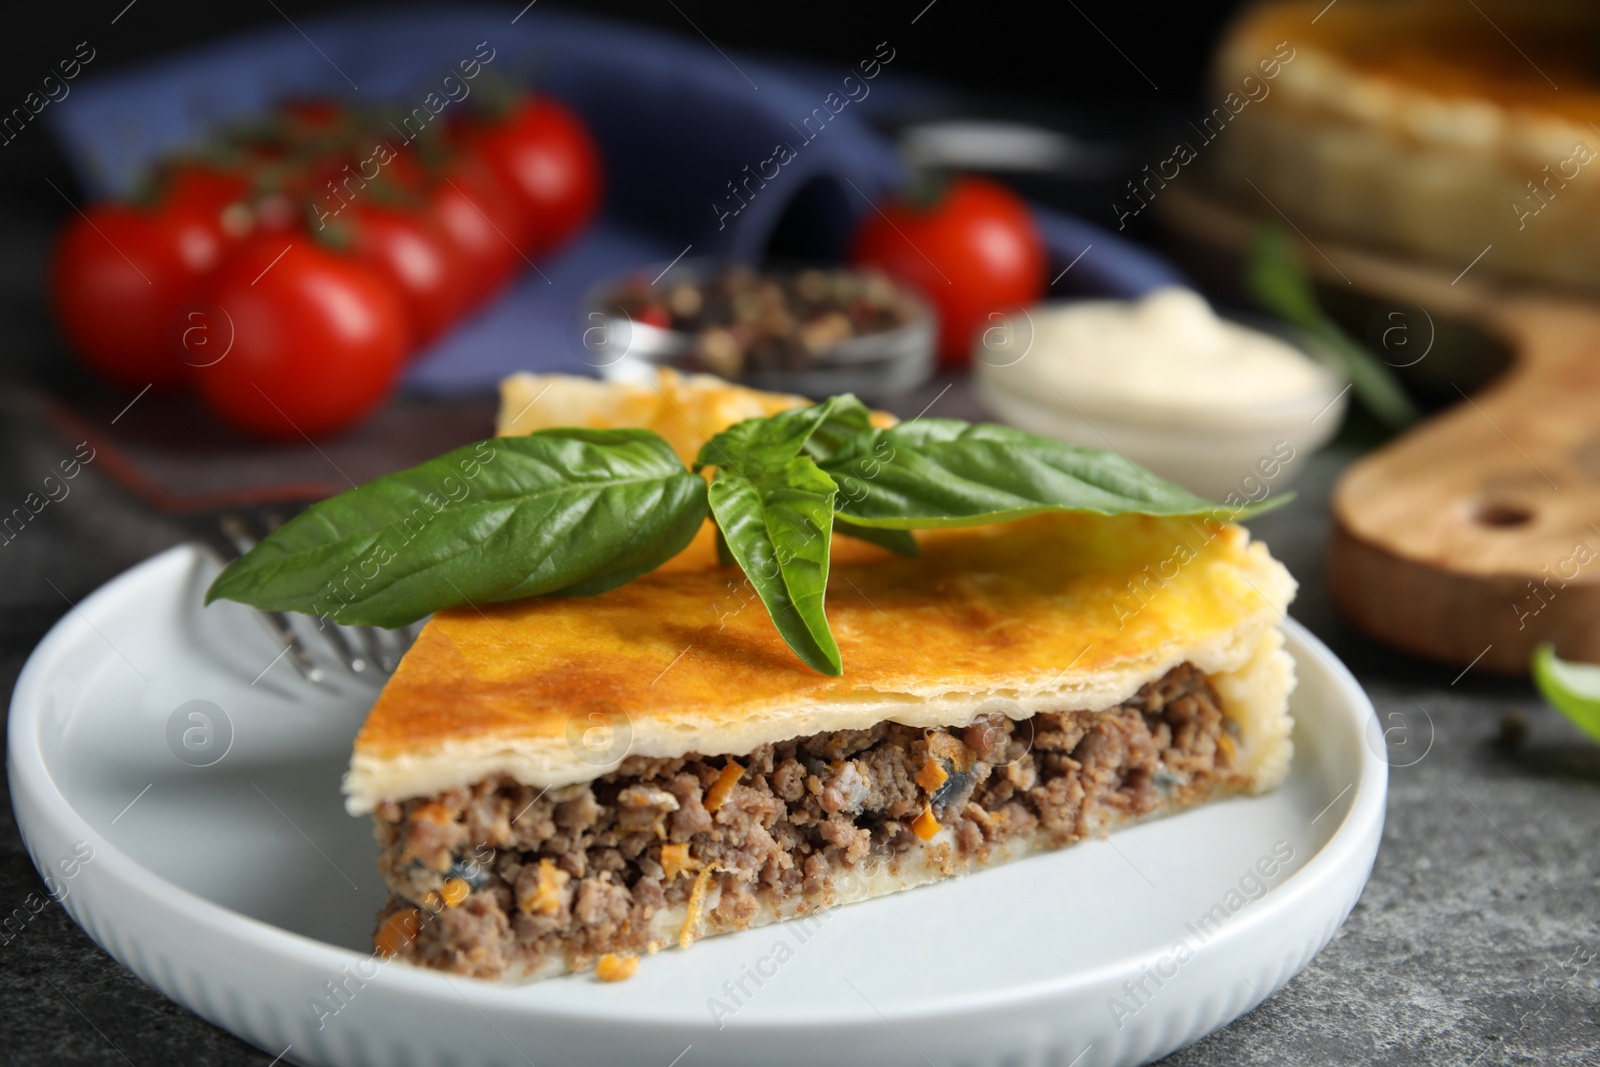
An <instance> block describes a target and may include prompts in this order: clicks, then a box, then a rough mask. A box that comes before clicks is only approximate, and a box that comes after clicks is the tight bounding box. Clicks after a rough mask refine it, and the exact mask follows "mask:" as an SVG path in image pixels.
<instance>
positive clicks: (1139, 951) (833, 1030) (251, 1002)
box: [10, 548, 1387, 1067]
mask: <svg viewBox="0 0 1600 1067" xmlns="http://www.w3.org/2000/svg"><path fill="white" fill-rule="evenodd" d="M211 573H212V572H211V564H209V563H208V562H207V561H206V560H205V559H204V558H203V557H201V556H200V555H199V554H198V553H197V552H195V551H194V550H192V549H188V548H176V549H172V550H171V551H169V552H166V553H165V554H163V555H161V556H158V557H156V558H155V559H152V560H150V561H148V562H146V563H144V564H142V565H140V566H139V567H136V568H134V569H133V570H132V571H130V572H128V573H127V574H125V575H123V576H122V577H121V578H118V579H117V580H116V581H114V582H112V583H111V584H110V585H108V586H106V587H105V588H104V589H102V590H100V591H99V592H98V593H96V594H95V595H94V596H92V597H90V598H88V599H87V600H85V601H84V602H83V603H82V604H80V605H79V606H78V608H77V609H76V610H74V611H73V612H72V613H71V614H69V615H68V616H67V617H66V618H65V619H63V620H62V622H61V623H60V624H59V625H57V626H56V628H55V629H54V630H52V631H51V633H50V635H49V636H48V637H46V638H45V640H44V642H43V643H42V644H41V645H40V646H39V648H38V649H37V651H35V652H34V654H33V657H32V658H31V659H30V660H29V662H28V665H27V667H26V669H25V670H24V671H23V673H22V678H21V680H20V681H19V682H18V684H17V690H16V694H15V696H14V698H13V701H12V706H11V722H10V773H11V794H12V802H13V804H14V806H15V808H16V813H17V822H18V824H19V825H20V826H21V828H22V832H23V836H24V837H25V838H26V840H27V844H28V849H29V852H30V853H31V854H32V856H33V859H34V863H35V864H36V865H37V866H38V867H39V869H40V871H41V872H44V873H45V874H46V875H47V876H48V877H49V879H50V885H51V887H52V890H53V892H54V893H55V894H56V895H57V896H58V897H60V898H61V899H62V902H63V903H64V905H65V907H66V909H67V910H68V911H69V912H70V913H71V914H72V916H73V918H74V919H76V920H77V921H78V923H80V924H81V925H82V926H83V928H84V929H85V930H87V931H88V932H89V935H90V936H91V937H93V938H94V939H95V940H96V941H98V942H99V943H100V944H101V945H103V946H104V947H105V949H106V950H107V951H108V952H110V953H111V954H112V955H113V956H115V957H116V958H117V959H118V960H121V961H122V962H123V963H125V964H126V965H127V966H128V967H130V968H131V969H132V970H133V971H134V972H135V973H136V974H138V975H139V976H140V977H141V978H143V979H144V980H145V981H147V982H149V983H150V984H151V985H153V986H155V987H156V988H158V989H160V990H161V991H162V992H164V993H166V994H167V995H168V996H170V997H172V998H173V999H174V1000H176V1001H178V1002H179V1003H181V1004H184V1005H186V1006H187V1007H189V1008H191V1009H192V1010H194V1011H195V1012H197V1013H199V1014H200V1015H201V1016H203V1017H205V1018H206V1019H209V1020H211V1021H212V1022H214V1023H216V1024H217V1025H218V1026H222V1027H225V1028H227V1029H228V1030H231V1031H233V1032H234V1033H236V1034H238V1035H239V1036H240V1037H242V1038H244V1039H245V1040H246V1041H249V1042H251V1043H252V1044H254V1045H256V1046H258V1047H260V1048H262V1049H264V1050H266V1051H267V1052H268V1053H269V1054H271V1055H277V1054H279V1053H280V1052H284V1051H285V1049H287V1055H286V1056H285V1057H284V1058H285V1060H287V1061H290V1062H297V1063H305V1064H330V1065H332V1064H337V1065H346V1064H383V1065H395V1067H399V1065H405V1064H447V1063H448V1064H455V1063H481V1064H506V1065H511V1067H516V1065H519V1064H533V1063H537V1064H539V1065H540V1067H561V1065H571V1064H592V1065H608V1067H614V1065H619V1064H645V1065H649V1067H669V1065H672V1064H675V1063H676V1064H678V1065H680V1067H697V1065H703V1064H738V1065H744V1064H750V1063H758V1062H759V1063H768V1064H807V1065H814V1064H817V1063H833V1062H840V1063H857V1062H861V1063H865V1062H871V1063H873V1064H882V1065H891V1064H906V1065H924V1064H934V1065H945V1064H951V1065H955V1064H964V1065H978V1064H995V1065H999V1064H1005V1065H1023V1064H1039V1065H1043V1064H1053V1065H1057V1067H1068V1065H1072V1067H1091V1065H1095V1064H1126V1063H1138V1062H1143V1061H1147V1060H1150V1059H1153V1058H1156V1057H1159V1056H1161V1055H1164V1054H1165V1053H1167V1052H1170V1051H1171V1050H1173V1049H1176V1048H1179V1047H1180V1046H1182V1045H1185V1044H1187V1043H1189V1042H1192V1041H1194V1040H1196V1039H1197V1038H1199V1037H1201V1036H1202V1035H1204V1034H1206V1033H1208V1032H1209V1031H1211V1030H1213V1029H1215V1028H1217V1027H1219V1026H1222V1025H1224V1024H1226V1023H1228V1022H1229V1021H1231V1020H1232V1019H1234V1018H1237V1017H1238V1016H1239V1015H1241V1014H1242V1013H1244V1012H1245V1011H1247V1010H1249V1009H1250V1008H1251V1007H1253V1006H1255V1005H1256V1004H1257V1003H1259V1002H1260V1001H1262V1000H1263V999H1265V998H1266V997H1268V996H1270V995H1271V994H1272V993H1273V992H1274V991H1276V990H1277V989H1279V988H1280V987H1281V986H1283V984H1284V983H1285V982H1287V981H1288V980H1289V979H1290V978H1291V977H1293V976H1294V975H1295V974H1296V973H1298V972H1299V971H1300V970H1301V969H1302V968H1303V967H1305V965H1306V964H1307V962H1309V961H1310V959H1311V957H1312V956H1313V955H1314V954H1315V953H1316V952H1317V951H1318V950H1319V949H1320V948H1322V946H1323V945H1325V944H1327V942H1328V939H1329V938H1330V937H1331V936H1332V935H1333V932H1334V930H1335V929H1337V927H1338V926H1339V924H1340V923H1341V922H1342V921H1343V920H1344V918H1345V916H1346V915H1347V914H1348V913H1349V911H1350V908H1351V907H1352V906H1353V905H1354V903H1355V901H1356V898H1357V896H1359V894H1360V892H1361V888H1362V886H1363V885H1364V884H1365V882H1366V879H1367V875H1368V873H1369V872H1370V870H1371V867H1372V860H1373V856H1374V854H1375V853H1376V850H1377V846H1378V840H1379V837H1380V834H1381V831H1382V827H1383V811H1384V790H1385V785H1386V781H1387V778H1386V766H1385V763H1384V761H1383V759H1382V758H1380V755H1379V753H1381V752H1382V751H1383V749H1382V743H1381V737H1379V739H1378V740H1377V741H1373V740H1370V738H1373V737H1378V733H1377V731H1376V728H1375V727H1376V720H1375V718H1374V717H1373V712H1372V707H1371V705H1370V704H1369V703H1368V701H1367V699H1366V697H1365V696H1364V695H1363V693H1362V692H1361V689H1360V687H1359V686H1358V685H1357V684H1356V682H1355V681H1354V679H1352V678H1351V677H1350V675H1349V673H1348V672H1347V671H1346V670H1345V669H1344V668H1343V667H1342V666H1341V665H1339V664H1338V662H1337V661H1336V660H1334V658H1333V657H1332V655H1331V654H1330V653H1329V652H1328V651H1327V649H1326V648H1324V647H1323V646H1322V645H1321V644H1320V643H1319V642H1318V641H1317V640H1316V639H1315V638H1314V637H1312V636H1311V635H1309V634H1308V633H1306V632H1305V631H1304V630H1302V629H1300V628H1299V627H1298V626H1296V625H1294V624H1293V623H1290V624H1289V634H1290V643H1289V647H1290V649H1291V650H1292V651H1293V653H1294V655H1295V658H1296V659H1297V660H1298V663H1299V672H1300V687H1299V690H1298V691H1297V692H1296V694H1295V696H1294V713H1295V718H1296V726H1295V733H1294V740H1295V745H1296V754H1295V760H1294V766H1293V770H1292V771H1291V773H1290V776H1289V779H1288V781H1287V782H1286V783H1285V784H1284V785H1283V787H1282V788H1281V789H1279V790H1277V791H1276V792H1274V793H1273V794H1271V795H1270V796H1265V797H1259V798H1253V799H1247V800H1246V799H1240V800H1230V801H1226V802H1224V803H1220V804H1216V805H1213V806H1210V807H1208V808H1204V809H1202V810H1199V811H1195V812H1190V813H1188V814H1185V815H1182V816H1178V817H1175V818H1170V819H1166V820H1162V821H1157V822H1152V823H1147V824H1144V825H1141V826H1137V827H1133V828H1131V829H1128V830H1125V831H1123V832H1121V833H1118V834H1115V835H1113V836H1112V837H1111V838H1110V839H1109V841H1094V842H1088V843H1085V844H1080V845H1077V846H1075V847H1073V848H1069V849H1066V850H1064V851H1061V852H1058V853H1054V854H1050V855H1045V856H1038V857H1034V858H1031V859H1027V860H1024V861H1022V862H1019V863H1015V864H1012V865H1010V866H1007V867H1003V868H1000V869H997V870H993V871H988V872H984V873H982V874H978V875H974V876H972V877H969V878H964V879H959V880H956V881H952V882H949V883H946V884H944V885H936V886H930V887H927V888H923V889H917V890H914V891H912V892H909V893H904V894H901V895H899V896H895V897H889V898H886V899H882V900H876V901H871V902H868V903H865V904H857V905H853V906H850V907H845V908H840V909H837V910H836V911H831V912H827V913H824V914H823V915H822V916H821V917H820V918H818V919H814V920H812V921H811V922H810V923H809V924H808V925H806V926H804V927H802V926H800V925H798V924H796V923H786V924H783V925H780V926H775V927H768V928H766V929H762V930H753V931H747V932H744V933H740V934H734V935H730V936H724V937H718V938H713V939H710V940H707V941H703V942H701V943H700V944H698V945H696V946H695V947H694V948H693V949H692V950H691V951H689V952H678V951H668V952H664V953H662V954H660V955H658V956H654V957H650V958H647V959H645V960H644V961H643V964H642V966H641V967H640V968H639V973H638V974H637V976H636V977H634V978H633V979H632V980H630V981H627V982H623V983H620V984H616V985H604V984H601V983H599V982H597V981H595V980H594V979H593V978H591V977H587V976H578V977H568V978H561V979H556V980H552V981H547V982H542V983H537V984H534V985H525V986H512V985H497V984H491V983H485V982H478V981H475V980H471V979H464V978H454V977H448V976H445V975H442V974H438V973H434V972H430V971H424V970H420V969H413V968H410V967H408V966H406V965H403V964H398V963H382V964H380V963H377V962H376V961H375V960H374V958H373V957H372V956H371V955H370V954H369V953H368V952H367V946H368V944H369V942H368V937H369V935H370V932H371V929H372V918H373V914H374V912H375V911H376V909H377V907H378V906H379V904H380V902H381V901H382V900H383V897H384V891H383V886H382V883H381V882H380V880H379V878H378V876H377V875H376V874H375V873H374V870H373V861H374V858H375V856H376V846H375V845H374V843H373V841H372V838H371V834H370V831H369V824H368V821H367V820H366V819H364V818H363V819H354V818H351V817H349V816H348V815H346V814H345V813H344V809H343V807H342V804H341V799H340V796H339V776H340V774H341V772H342V771H343V769H344V765H345V760H346V758H347V756H348V753H349V747H350V740H351V738H352V737H353V736H354V733H355V731H356V728H357V727H358V725H359V724H360V722H361V718H362V716H363V715H364V714H365V712H366V709H367V707H368V706H369V705H370V703H371V701H372V698H373V696H374V693H375V689H374V688H373V687H372V686H371V685H370V684H367V683H362V682H359V681H357V680H355V679H354V678H351V677H350V676H348V675H346V676H343V677H339V676H337V675H336V676H335V680H334V685H336V686H337V687H338V688H333V687H332V686H329V687H322V688H312V687H310V686H308V685H306V684H305V683H303V682H301V681H300V679H299V678H298V676H296V675H295V674H294V672H293V671H292V670H291V669H290V666H289V665H288V664H287V663H285V662H282V661H280V662H278V663H276V664H275V665H273V666H270V667H268V664H270V663H272V662H273V657H274V656H275V654H276V652H277V650H276V648H275V647H274V646H273V644H272V642H271V640H270V639H269V638H268V636H267V634H266V632H265V630H264V629H263V628H262V627H261V626H260V625H259V624H258V621H257V620H256V619H255V618H254V617H252V615H251V613H250V612H249V611H248V610H246V609H243V608H240V607H238V606H236V605H231V604H222V605H218V606H214V607H212V608H210V609H205V610H202V609H201V608H200V606H199V605H200V594H201V591H202V590H203V589H204V587H205V584H206V582H207V581H208V580H209V578H210V576H211ZM264 668H265V671H264V673H263V669H264ZM253 679H254V680H255V681H254V683H253V684H252V680H253ZM195 701H204V702H208V703H202V704H195V703H193V702H195ZM196 715H198V716H200V717H199V718H195V717H193V716H196ZM200 764H209V765H205V766H201V765H200ZM1285 857H1287V858H1285ZM1263 871H1266V872H1268V873H1267V874H1266V875H1263V874H1262V872H1263ZM679 1057H681V1058H679Z"/></svg>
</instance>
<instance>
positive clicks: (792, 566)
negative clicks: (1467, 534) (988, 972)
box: [206, 396, 1288, 675]
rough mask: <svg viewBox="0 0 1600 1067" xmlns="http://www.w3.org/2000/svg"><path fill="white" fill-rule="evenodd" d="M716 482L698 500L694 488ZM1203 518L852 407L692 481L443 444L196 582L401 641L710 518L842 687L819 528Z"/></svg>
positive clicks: (799, 644)
mask: <svg viewBox="0 0 1600 1067" xmlns="http://www.w3.org/2000/svg"><path fill="white" fill-rule="evenodd" d="M708 467H709V468H715V471H714V473H713V475H712V477H711V480H710V486H709V489H708V487H707V484H706V479H705V478H704V477H703V476H702V475H701V474H700V473H698V472H700V471H701V470H703V469H705V468H708ZM1287 499H1288V497H1287V496H1284V497H1280V498H1277V499H1275V500H1272V501H1270V502H1263V503H1262V504H1257V505H1251V506H1247V507H1244V508H1234V507H1228V506H1226V505H1221V504H1213V503H1209V502H1207V501H1205V500H1202V499H1200V498H1199V497H1197V496H1195V495H1194V494H1192V493H1190V492H1188V491H1187V490H1185V489H1182V488H1180V487H1179V486H1176V485H1173V484H1172V483H1170V482H1166V481H1162V480H1161V479H1159V478H1157V477H1156V476H1155V475H1153V474H1150V473H1149V472H1148V471H1145V470H1144V469H1143V468H1141V467H1139V466H1137V465H1135V464H1133V463H1131V462H1129V461H1128V460H1126V459H1124V458H1122V457H1121V456H1119V455H1117V454H1115V453H1107V452H1101V451H1098V450H1096V449H1089V448H1081V447H1078V446H1076V445H1069V444H1065V443H1063V442H1060V441H1055V440H1052V439H1050V438H1044V437H1038V436H1035V435H1033V434H1029V433H1024V432H1022V431H1020V430H1014V429H1011V428H1009V427H1004V426H994V425H988V424H979V425H972V424H969V423H965V422H961V421H959V420H955V419H926V420H920V419H919V420H917V421H914V422H911V423H905V424H901V425H899V426H894V427H890V428H874V427H873V426H872V424H871V419H870V415H869V412H868V411H867V409H866V408H865V407H864V406H863V405H862V404H861V402H860V401H858V400H857V399H856V398H855V397H853V396H840V397H834V398H833V399H831V400H829V401H827V402H825V403H823V404H819V405H817V406H815V407H806V408H795V409H792V410H789V411H784V412H780V413H778V414H777V415H773V416H770V417H767V418H758V419H749V420H746V421H744V422H741V423H738V424H736V425H734V426H731V427H729V428H728V429H726V430H724V431H723V432H722V433H719V434H717V435H716V436H715V437H713V438H712V439H711V440H710V441H708V442H707V443H706V444H705V446H704V447H703V448H702V449H701V450H700V453H699V455H698V456H697V457H696V462H695V465H694V468H693V470H692V471H691V470H688V469H686V468H685V467H684V465H683V463H682V462H681V461H680V460H679V459H678V457H677V455H676V454H675V453H674V452H673V451H672V448H671V446H670V445H668V444H667V442H666V441H665V440H664V439H662V438H661V437H660V436H659V435H658V434H656V433H654V432H652V431H650V430H590V429H557V430H541V431H539V432H537V433H533V434H529V435H527V436H523V437H498V438H494V439H492V440H489V441H480V442H478V443H477V444H474V445H468V446H466V447H464V448H458V449H456V450H455V451H453V452H450V453H447V454H446V455H443V456H440V457H439V458H437V459H433V460H429V461H428V462H427V463H423V464H421V465H419V466H416V467H412V468H411V469H409V470H404V471H400V472H398V473H395V474H389V475H385V476H384V477H382V478H378V479H377V480H375V481H373V482H370V483H368V484H367V485H364V486H361V487H360V488H357V489H352V490H350V491H349V492H347V493H341V494H340V495H339V496H336V497H333V498H331V499H329V500H324V501H322V502H321V503H318V504H315V505H313V506H312V507H310V508H308V509H307V510H306V511H305V512H304V513H302V514H301V515H299V516H298V517H297V518H295V519H294V520H293V521H291V522H288V523H286V524H284V525H283V526H282V527H280V528H279V529H277V530H276V531H274V532H273V533H272V534H270V535H269V536H268V537H267V538H266V539H264V540H263V541H262V542H261V543H260V544H259V545H257V546H256V547H255V548H254V549H252V550H251V551H250V552H248V553H247V554H246V555H245V556H244V557H243V558H242V559H239V560H237V561H235V562H234V563H233V564H232V565H231V566H229V567H228V568H227V569H225V570H224V571H223V572H222V574H221V575H219V576H218V577H217V579H216V581H215V582H213V583H212V585H211V588H210V590H209V591H208V592H207V594H206V602H207V603H210V602H211V601H213V600H218V599H227V600H237V601H241V602H243V603H246V604H250V605H253V606H255V607H258V608H262V609H264V610H270V611H299V612H305V613H308V614H312V615H325V616H327V617H329V618H331V619H333V620H334V621H335V622H338V623H343V624H355V625H372V626H390V627H392V626H402V625H405V624H407V623H410V622H414V621H416V620H417V619H420V618H422V617H423V616H425V615H427V614H429V613H430V612H433V611H437V610H440V609H442V608H449V607H458V606H462V605H476V604H480V603H487V602H496V601H504V600H516V599H521V598H524V597H533V596H553V595H561V596H593V595H595V594H597V593H603V592H605V591H607V590H609V589H614V588H616V587H617V586H619V585H623V584H625V583H627V582H630V581H632V580H633V579H635V578H637V577H639V576H640V575H641V574H645V573H646V572H648V571H651V570H654V569H655V568H656V567H658V566H660V565H661V564H662V563H665V562H666V561H667V560H668V559H671V558H672V557H673V556H675V555H677V554H678V553H679V552H681V551H682V550H683V549H684V548H685V547H686V546H687V545H688V544H689V542H690V541H691V540H693V538H694V536H695V534H696V533H697V532H698V531H699V529H700V528H701V526H702V525H703V523H704V522H705V519H706V516H707V514H708V513H709V514H710V516H711V517H712V519H713V520H714V521H715V523H716V525H717V528H718V548H719V555H720V556H721V557H722V558H723V561H724V563H727V562H730V561H731V562H732V563H735V564H737V565H738V566H739V567H740V568H741V569H742V570H743V571H744V573H745V575H746V576H747V578H748V579H749V581H750V584H751V586H752V587H753V588H754V589H755V591H756V593H757V595H759V596H760V597H761V600H762V603H764V604H765V605H766V606H767V610H768V612H769V613H770V615H771V616H772V621H773V624H774V625H775V626H776V627H777V629H778V632H779V633H780V634H782V636H783V639H784V640H785V641H786V642H788V644H789V647H790V648H792V649H793V650H794V652H795V654H796V655H797V656H799V657H800V658H801V659H802V660H804V661H805V663H806V664H807V665H808V666H810V667H812V668H813V669H815V670H817V671H820V672H822V673H824V674H832V675H838V674H841V673H843V664H842V662H841V660H840V656H839V647H838V645H837V643H836V642H835V641H834V638H833V633H832V631H831V630H830V628H829V626H828V618H827V613H826V611H825V604H824V600H825V597H826V594H827V584H828V563H829V556H830V547H831V541H832V537H833V534H834V532H835V531H837V532H838V533H840V534H845V535H847V536H851V537H858V538H861V539H864V540H867V541H871V542H874V543H876V544H880V545H883V546H884V547H886V548H890V549H893V550H894V551H897V552H900V553H902V554H905V555H915V554H916V551H917V543H916V540H915V538H913V537H912V535H911V534H910V532H909V531H911V530H913V529H924V528H935V527H951V526H973V525H978V524H983V523H995V522H1009V521H1012V520H1014V519H1019V518H1023V517H1025V516H1028V515H1036V514H1039V513H1041V512H1047V511H1078V512H1092V513H1095V514H1102V515H1116V514H1124V513H1137V514H1144V515H1169V516H1180V515H1194V516H1203V517H1206V518H1209V519H1212V520H1214V521H1231V520H1234V519H1237V518H1240V517H1243V516H1245V515H1248V514H1253V513H1256V512H1259V511H1262V510H1265V509H1266V508H1268V507H1273V506H1276V505H1277V504H1279V503H1282V502H1283V501H1284V500H1287Z"/></svg>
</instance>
